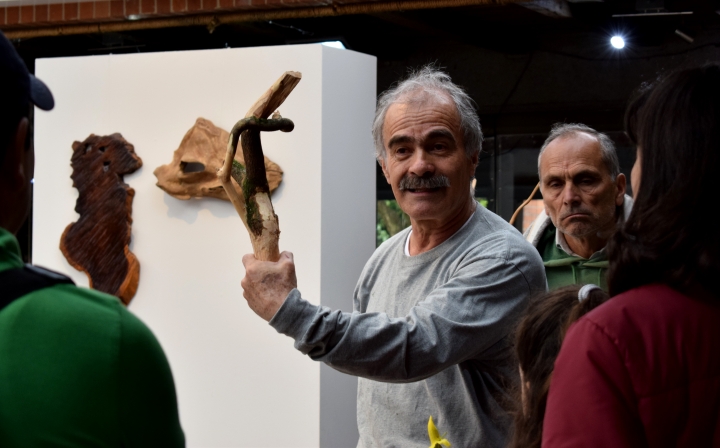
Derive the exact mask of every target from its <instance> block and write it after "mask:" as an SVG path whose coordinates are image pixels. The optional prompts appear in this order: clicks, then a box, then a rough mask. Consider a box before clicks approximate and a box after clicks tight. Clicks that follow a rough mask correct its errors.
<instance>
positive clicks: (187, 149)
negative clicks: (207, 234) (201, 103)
mask: <svg viewBox="0 0 720 448" xmlns="http://www.w3.org/2000/svg"><path fill="white" fill-rule="evenodd" d="M229 135H230V134H228V132H227V131H225V130H224V129H221V128H219V127H217V126H215V125H214V124H213V123H212V122H211V121H210V120H206V119H204V118H198V119H197V120H196V121H195V125H193V127H191V128H190V130H188V131H187V132H186V133H185V136H184V137H183V139H182V142H180V146H179V147H178V149H176V150H175V153H174V154H173V159H172V162H170V164H168V165H162V166H160V167H158V168H157V169H155V171H154V174H155V177H157V180H158V181H157V186H158V187H160V188H162V189H163V190H165V192H167V193H168V194H169V195H171V196H173V197H176V198H178V199H190V198H201V197H212V198H218V199H224V200H226V201H229V200H230V199H229V198H228V196H227V194H226V193H225V190H224V189H223V187H222V185H221V183H220V180H219V179H218V177H217V171H218V170H219V169H220V167H221V166H222V163H223V159H224V157H225V151H226V147H227V142H228V138H229ZM235 160H236V161H237V162H238V163H239V164H240V165H242V166H245V161H244V159H243V155H242V153H241V152H239V153H238V154H237V156H236V157H235ZM265 172H266V173H267V182H268V184H269V186H270V191H271V192H272V191H274V190H275V189H276V188H277V187H278V186H279V185H280V182H282V175H283V172H282V170H281V169H280V167H279V166H278V165H277V164H276V163H274V162H273V161H271V160H270V159H268V158H267V157H265ZM235 187H236V189H237V192H238V194H240V193H241V192H240V186H239V185H236V186H235Z"/></svg>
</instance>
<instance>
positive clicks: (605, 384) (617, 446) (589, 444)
mask: <svg viewBox="0 0 720 448" xmlns="http://www.w3.org/2000/svg"><path fill="white" fill-rule="evenodd" d="M626 363H627V360H626V356H625V353H623V352H622V350H621V349H619V347H618V346H617V345H616V344H615V341H613V339H612V338H611V337H609V336H608V334H606V332H605V331H603V329H602V328H601V327H599V326H598V325H597V324H595V323H594V322H592V321H591V320H589V319H588V318H587V317H585V318H583V319H581V320H580V321H578V322H577V323H576V324H575V325H573V326H572V327H571V328H570V330H569V331H568V333H567V335H566V337H565V340H564V342H563V345H562V348H561V349H560V354H559V356H558V359H557V361H556V362H555V370H554V372H553V375H552V381H551V383H550V392H549V395H548V401H547V409H546V413H545V421H544V424H543V440H542V446H543V447H548V448H550V447H552V448H558V447H583V448H593V447H598V448H600V447H610V446H611V447H614V448H623V447H627V448H631V447H632V448H637V447H645V446H647V442H646V440H645V436H644V432H643V425H642V422H641V420H640V417H639V413H638V409H637V401H636V398H635V393H634V391H633V385H632V382H631V379H630V375H629V373H628V369H627V365H626Z"/></svg>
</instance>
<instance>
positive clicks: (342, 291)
mask: <svg viewBox="0 0 720 448" xmlns="http://www.w3.org/2000/svg"><path fill="white" fill-rule="evenodd" d="M286 70H296V71H300V72H302V74H303V79H302V81H301V82H300V84H299V85H298V86H297V87H296V89H295V91H293V93H292V94H291V95H290V97H289V98H288V99H287V100H286V102H285V104H283V105H282V106H281V107H280V110H281V112H282V115H283V116H284V117H286V118H290V119H292V120H293V121H294V122H295V130H294V131H293V132H292V133H290V134H284V133H280V132H276V133H263V135H262V139H263V147H264V149H265V153H266V154H267V156H268V157H270V158H271V159H272V160H273V161H275V162H276V163H278V164H279V165H280V166H281V167H282V169H283V170H284V172H285V175H284V179H283V182H282V184H281V186H280V188H279V189H278V190H277V191H276V193H275V194H274V196H273V203H274V205H275V211H276V213H277V214H278V216H279V218H280V228H281V230H282V235H281V239H280V249H281V250H289V251H292V252H293V253H294V255H295V262H296V265H297V275H298V283H299V284H298V287H299V289H300V290H301V291H302V293H303V296H304V297H305V298H306V299H308V300H309V301H311V302H314V303H322V304H323V305H327V306H330V307H332V308H340V309H343V310H346V311H349V310H351V308H352V291H353V288H354V286H355V282H356V281H357V278H358V276H359V274H360V271H361V269H362V266H363V265H364V263H365V261H366V260H367V259H368V257H369V256H370V254H371V253H372V251H373V249H374V246H375V167H374V164H375V160H374V156H373V146H372V139H371V136H370V126H371V123H372V118H373V111H374V106H375V85H376V60H375V58H374V57H371V56H367V55H363V54H359V53H355V52H352V51H346V50H337V49H333V48H328V47H324V46H321V45H300V46H278V47H264V48H241V49H222V50H207V51H187V52H168V53H148V54H132V55H110V56H92V57H76V58H58V59H42V60H38V61H37V62H36V74H37V76H38V77H39V78H40V79H42V80H43V81H45V82H46V83H47V85H48V86H49V87H50V89H51V90H52V92H53V94H54V96H55V101H56V108H55V110H53V111H51V112H49V113H45V112H42V111H38V112H37V113H36V116H35V151H36V160H37V161H36V168H35V187H34V188H35V191H34V215H33V223H34V225H33V254H32V255H33V262H34V263H36V264H38V265H41V266H46V267H49V268H51V269H55V270H59V271H61V272H65V273H67V274H68V275H70V276H71V277H72V278H73V279H74V280H75V281H76V283H78V284H81V285H87V278H86V277H85V275H84V274H82V273H80V272H78V271H76V270H74V269H73V268H72V267H71V266H70V265H69V264H68V263H67V261H66V260H65V258H64V257H63V255H62V254H61V252H60V250H59V248H58V245H59V242H60V235H61V234H62V232H63V230H64V228H65V226H67V225H68V224H69V223H71V222H73V221H75V220H77V214H76V213H75V212H74V207H75V200H76V198H77V191H76V190H75V189H74V188H73V187H72V181H71V179H70V174H71V172H72V171H71V168H70V156H71V154H72V149H71V145H72V142H73V141H75V140H78V141H82V140H84V139H85V138H86V137H88V135H90V134H91V133H94V134H97V135H107V134H111V133H114V132H120V133H121V134H122V135H123V137H125V138H126V139H127V140H128V141H129V142H130V143H132V144H133V145H135V150H136V152H137V154H138V155H139V156H140V157H141V158H142V159H143V167H142V168H141V169H140V170H139V171H138V172H136V173H134V174H132V175H128V176H126V177H125V182H127V183H128V184H129V185H130V186H131V187H132V188H134V189H135V193H136V194H135V200H134V202H133V220H134V222H133V228H132V245H131V250H132V251H133V252H134V253H135V255H136V256H137V257H138V259H139V260H140V263H141V270H140V286H139V288H138V292H137V295H136V296H135V298H134V299H133V301H132V303H131V305H130V310H131V311H132V312H134V313H135V314H136V315H137V316H139V317H140V318H141V319H142V320H143V321H144V322H145V323H146V324H147V325H148V326H149V327H150V328H151V329H152V331H153V332H154V333H155V335H156V336H157V338H158V340H159V341H160V343H161V344H162V346H163V348H164V350H165V352H166V354H167V357H168V359H169V361H170V365H171V367H172V370H173V375H174V377H175V384H176V387H177V393H178V401H179V407H180V417H181V422H182V425H183V429H184V430H185V435H186V437H187V442H188V446H189V447H231V446H232V447H241V446H242V447H300V446H307V447H311V446H312V447H315V446H320V445H322V446H332V447H341V446H355V443H356V442H357V429H356V426H355V420H354V418H355V385H356V381H355V378H352V377H348V376H345V375H342V374H339V373H337V372H335V371H332V370H331V369H329V368H327V367H325V366H323V368H322V369H321V366H320V364H318V363H316V362H313V361H311V360H310V359H309V358H307V357H305V356H303V355H302V354H301V353H299V352H297V351H296V350H295V349H294V348H293V344H292V340H290V339H288V338H286V337H284V336H281V335H279V334H278V333H276V332H275V331H274V330H273V329H272V328H271V327H270V326H269V325H267V324H266V323H265V322H264V321H263V320H262V319H260V318H259V317H258V316H256V315H255V314H254V313H253V312H252V311H251V310H250V309H249V308H248V306H247V304H246V302H245V300H244V299H243V297H242V290H241V288H240V280H241V279H242V277H243V275H244V270H243V266H242V263H241V258H242V255H243V254H245V253H249V252H251V251H252V249H251V246H250V241H249V238H248V236H247V234H246V232H245V229H244V227H243V225H242V222H241V221H240V218H239V217H238V216H237V215H236V214H235V211H234V209H233V207H232V205H231V204H230V203H229V202H225V201H221V200H216V199H200V200H189V201H180V200H177V199H175V198H173V197H171V196H169V195H167V194H166V193H165V192H163V191H162V190H160V189H159V188H158V187H156V186H155V182H156V179H155V176H154V175H153V170H154V169H155V168H156V167H158V166H159V165H163V164H167V163H169V162H170V160H171V159H172V154H173V151H174V150H175V149H176V148H177V147H178V145H179V143H180V140H181V139H182V137H183V135H184V134H185V132H186V131H187V130H188V129H189V128H190V127H191V126H192V125H193V124H194V122H195V119H196V118H197V117H204V118H207V119H209V120H211V121H213V122H214V123H215V124H216V125H218V126H220V127H222V128H224V129H226V130H228V131H229V130H230V128H231V127H232V125H233V124H234V123H235V121H237V120H238V119H240V118H242V117H243V116H244V114H245V112H246V111H247V109H248V108H249V107H250V105H252V104H253V103H254V101H255V100H256V99H257V98H258V97H259V95H260V94H262V93H263V92H264V91H265V90H266V89H267V88H268V87H269V86H270V85H271V84H272V82H274V81H275V80H276V79H277V78H278V77H279V76H280V75H281V74H282V73H283V72H284V71H286Z"/></svg>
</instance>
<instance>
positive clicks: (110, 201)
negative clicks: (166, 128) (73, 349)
mask: <svg viewBox="0 0 720 448" xmlns="http://www.w3.org/2000/svg"><path fill="white" fill-rule="evenodd" d="M72 148H73V155H72V159H71V166H72V168H73V173H72V176H71V177H72V180H73V186H74V187H75V188H77V190H78V193H79V196H78V199H77V202H76V203H75V211H76V212H77V213H78V214H79V215H80V217H79V219H78V220H77V222H74V223H72V224H70V225H68V226H67V227H66V228H65V232H63V235H62V237H61V238H60V250H61V251H62V253H63V255H65V258H67V260H68V262H69V263H70V264H71V265H72V266H73V267H74V268H75V269H77V270H79V271H82V272H85V273H86V274H87V276H88V278H89V280H90V287H91V288H94V289H97V290H98V291H103V292H106V293H108V294H112V295H115V296H117V297H119V298H120V300H122V301H123V303H125V304H126V305H127V304H129V303H130V300H132V298H133V297H134V296H135V292H136V291H137V288H138V283H139V281H140V263H139V262H138V260H137V258H136V257H135V255H134V254H133V253H132V252H130V249H129V244H130V235H131V224H132V217H131V215H132V201H133V197H134V196H135V190H133V189H132V188H130V187H129V186H128V185H127V184H126V183H125V182H124V180H123V176H124V175H125V174H130V173H134V172H135V171H137V170H138V169H139V168H140V167H141V166H142V160H141V159H140V157H138V156H137V154H135V148H134V147H133V145H131V144H130V143H129V142H128V141H127V140H125V139H124V138H123V137H122V135H120V134H112V135H107V136H102V137H101V136H97V135H94V134H92V135H90V137H88V138H87V139H85V141H83V142H77V141H76V142H74V143H73V145H72Z"/></svg>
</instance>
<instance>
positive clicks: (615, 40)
mask: <svg viewBox="0 0 720 448" xmlns="http://www.w3.org/2000/svg"><path fill="white" fill-rule="evenodd" d="M610 45H612V46H613V47H614V48H617V49H618V50H620V49H622V48H624V47H625V39H623V38H622V36H618V35H615V36H613V37H611V38H610Z"/></svg>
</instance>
